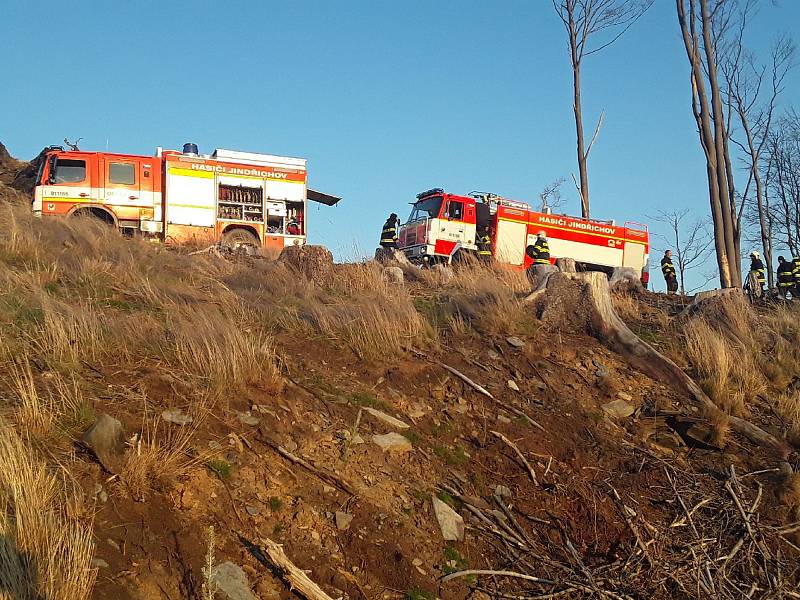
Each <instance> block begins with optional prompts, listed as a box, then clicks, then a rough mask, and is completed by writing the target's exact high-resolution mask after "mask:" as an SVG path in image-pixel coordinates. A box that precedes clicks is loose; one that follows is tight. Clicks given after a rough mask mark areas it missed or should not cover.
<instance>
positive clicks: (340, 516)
mask: <svg viewBox="0 0 800 600" xmlns="http://www.w3.org/2000/svg"><path fill="white" fill-rule="evenodd" d="M333 520H334V521H335V522H336V529H339V530H340V531H346V530H347V529H349V528H350V523H351V522H352V521H353V515H350V514H348V513H346V512H342V511H340V510H337V511H336V512H335V513H334V515H333Z"/></svg>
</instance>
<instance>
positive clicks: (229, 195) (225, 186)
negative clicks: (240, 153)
mask: <svg viewBox="0 0 800 600" xmlns="http://www.w3.org/2000/svg"><path fill="white" fill-rule="evenodd" d="M217 217H218V218H219V219H225V220H230V221H249V222H257V223H263V222H264V189H263V188H262V187H260V186H259V187H251V186H247V185H243V184H241V183H223V182H222V181H220V183H219V184H218V190H217Z"/></svg>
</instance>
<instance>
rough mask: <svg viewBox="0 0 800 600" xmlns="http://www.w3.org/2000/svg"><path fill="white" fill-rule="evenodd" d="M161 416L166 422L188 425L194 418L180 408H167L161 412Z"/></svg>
mask: <svg viewBox="0 0 800 600" xmlns="http://www.w3.org/2000/svg"><path fill="white" fill-rule="evenodd" d="M161 418H162V419H164V420H165V421H166V422H167V423H175V424H176V425H188V424H189V423H191V422H192V421H194V418H193V417H192V416H191V415H187V414H185V413H184V412H183V410H182V409H180V408H169V409H167V410H165V411H164V412H162V413H161Z"/></svg>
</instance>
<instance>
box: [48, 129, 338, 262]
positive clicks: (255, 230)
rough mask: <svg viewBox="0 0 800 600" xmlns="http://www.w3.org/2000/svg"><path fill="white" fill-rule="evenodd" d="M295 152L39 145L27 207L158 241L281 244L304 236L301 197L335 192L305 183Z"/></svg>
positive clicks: (324, 198)
mask: <svg viewBox="0 0 800 600" xmlns="http://www.w3.org/2000/svg"><path fill="white" fill-rule="evenodd" d="M306 179H307V171H306V161H305V159H302V158H290V157H286V156H274V155H270V154H257V153H254V152H240V151H236V150H222V149H218V150H215V151H214V153H213V154H210V155H201V154H199V153H198V151H197V146H196V145H194V144H185V145H184V147H183V152H178V151H175V150H166V151H164V150H161V149H160V148H159V149H158V150H157V152H156V155H155V156H139V155H133V154H113V153H109V152H82V151H79V150H67V151H65V150H64V149H63V148H61V147H60V146H51V147H50V148H48V149H46V150H45V151H44V152H43V158H42V159H41V162H40V165H39V173H38V176H37V180H36V189H35V192H34V200H33V210H34V212H35V213H36V214H39V215H42V216H57V215H61V216H70V215H85V216H92V217H96V218H99V219H101V220H103V221H105V222H107V223H108V224H110V225H113V226H116V227H119V228H120V229H122V230H123V231H127V232H138V233H141V234H142V235H146V236H151V237H155V238H159V239H162V240H165V241H174V242H185V241H191V240H194V241H198V242H215V241H218V240H221V241H222V242H223V243H224V244H227V245H229V246H234V247H235V246H240V245H246V246H256V247H265V248H276V249H279V248H283V247H284V246H290V245H293V244H305V242H306V232H307V228H308V211H307V210H306V209H307V202H308V201H312V202H319V203H322V204H325V205H328V206H332V205H334V204H336V203H337V202H338V201H339V200H340V199H339V198H337V197H335V196H330V195H328V194H323V193H321V192H315V191H314V190H310V189H308V188H307V186H306Z"/></svg>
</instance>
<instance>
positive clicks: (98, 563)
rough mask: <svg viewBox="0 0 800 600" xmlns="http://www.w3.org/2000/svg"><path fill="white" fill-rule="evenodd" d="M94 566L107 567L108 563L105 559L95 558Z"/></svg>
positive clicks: (93, 560) (98, 567) (97, 567)
mask: <svg viewBox="0 0 800 600" xmlns="http://www.w3.org/2000/svg"><path fill="white" fill-rule="evenodd" d="M92 566H93V567H94V568H96V569H107V568H108V563H107V562H106V561H104V560H103V559H102V558H93V559H92Z"/></svg>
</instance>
